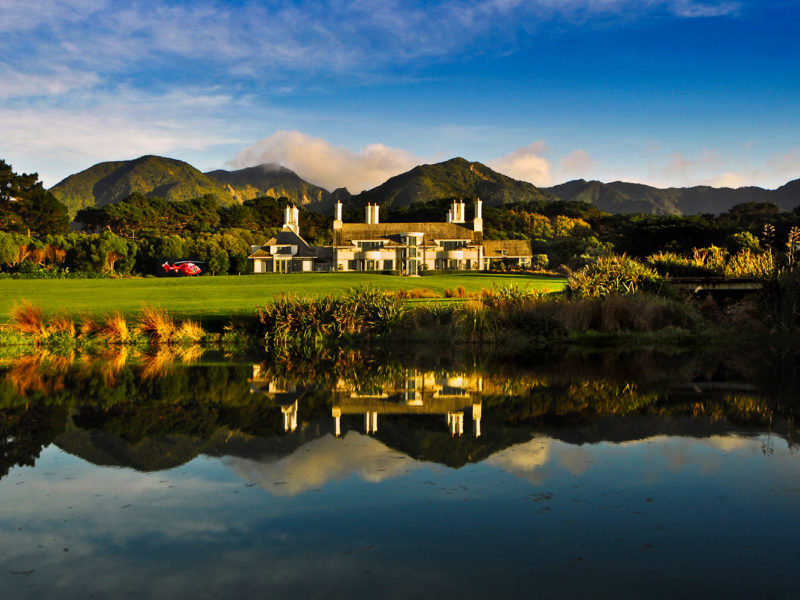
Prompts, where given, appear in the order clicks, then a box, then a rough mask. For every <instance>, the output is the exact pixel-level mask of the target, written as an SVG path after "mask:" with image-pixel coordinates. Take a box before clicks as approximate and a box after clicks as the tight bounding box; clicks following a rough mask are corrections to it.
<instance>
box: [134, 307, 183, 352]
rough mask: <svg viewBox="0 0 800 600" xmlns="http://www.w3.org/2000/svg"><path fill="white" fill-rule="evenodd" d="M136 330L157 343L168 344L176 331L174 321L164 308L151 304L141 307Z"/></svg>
mask: <svg viewBox="0 0 800 600" xmlns="http://www.w3.org/2000/svg"><path fill="white" fill-rule="evenodd" d="M138 330H139V331H140V332H141V333H142V334H144V335H147V336H149V337H150V339H151V341H153V342H155V343H157V344H169V343H170V342H171V341H172V340H173V338H174V337H175V334H176V333H177V331H178V330H177V327H176V326H175V321H173V319H172V317H170V316H169V313H168V312H167V311H166V310H165V309H162V308H155V307H152V306H145V307H144V308H143V309H142V316H141V317H140V318H139V324H138Z"/></svg>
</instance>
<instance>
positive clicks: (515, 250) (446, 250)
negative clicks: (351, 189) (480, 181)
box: [248, 199, 532, 275]
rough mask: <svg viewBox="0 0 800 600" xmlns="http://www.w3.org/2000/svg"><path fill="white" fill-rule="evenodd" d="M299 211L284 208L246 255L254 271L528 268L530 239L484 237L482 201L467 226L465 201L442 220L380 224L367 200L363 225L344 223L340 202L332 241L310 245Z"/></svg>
mask: <svg viewBox="0 0 800 600" xmlns="http://www.w3.org/2000/svg"><path fill="white" fill-rule="evenodd" d="M298 213H299V211H298V209H297V208H296V207H294V206H288V207H286V211H285V219H284V221H285V222H284V225H283V229H282V230H281V231H280V232H279V233H278V234H277V235H276V236H275V237H273V238H272V239H271V240H269V241H268V242H267V243H266V244H264V245H263V246H254V247H253V249H252V254H251V255H250V256H249V257H248V258H250V259H252V261H253V272H254V273H294V272H311V271H395V272H398V273H400V274H402V275H418V274H419V273H420V272H421V271H424V270H453V271H470V270H473V271H486V270H489V269H491V268H492V267H493V265H496V264H497V263H503V264H505V265H508V266H517V267H529V266H530V264H531V257H532V254H531V245H530V242H528V241H527V240H484V239H483V217H482V214H483V213H482V203H481V200H480V199H478V200H476V201H475V218H474V219H473V221H472V227H471V228H470V227H468V226H467V225H466V224H465V219H464V202H460V201H454V202H453V205H452V208H451V209H450V210H449V211H448V213H447V219H446V221H445V222H443V223H381V222H380V216H379V206H378V205H377V204H374V205H373V204H368V205H367V207H366V219H365V222H364V223H344V222H343V221H342V203H341V202H337V203H336V214H335V218H334V221H333V245H332V246H309V245H308V244H307V243H306V241H305V240H304V239H303V238H302V237H301V236H300V225H299V222H298Z"/></svg>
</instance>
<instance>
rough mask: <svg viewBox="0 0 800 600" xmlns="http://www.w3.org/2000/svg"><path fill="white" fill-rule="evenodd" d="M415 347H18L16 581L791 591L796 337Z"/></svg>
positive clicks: (12, 403) (119, 590) (419, 590)
mask: <svg viewBox="0 0 800 600" xmlns="http://www.w3.org/2000/svg"><path fill="white" fill-rule="evenodd" d="M421 352H422V354H421V356H417V357H410V358H407V359H399V358H391V357H388V358H387V357H380V356H375V355H374V354H370V353H369V352H367V351H361V352H354V353H351V354H348V355H346V356H343V357H341V360H338V361H331V362H328V363H324V364H301V365H296V364H295V365H290V364H281V363H269V362H257V363H255V364H254V363H252V362H245V361H243V362H240V363H230V362H224V361H223V357H221V356H206V357H203V358H202V360H200V361H199V362H191V361H193V360H196V359H197V358H198V357H185V356H179V355H178V354H177V353H176V354H173V355H171V356H165V355H162V356H159V357H150V358H146V359H142V358H136V357H132V356H113V355H109V356H105V357H101V359H100V360H90V359H88V358H87V357H81V356H73V357H54V356H47V355H40V356H37V357H35V358H34V357H28V358H24V359H21V360H17V361H12V362H8V363H6V364H5V365H2V366H0V376H1V377H0V475H1V476H0V580H2V581H3V583H4V591H6V592H7V593H8V594H9V595H13V596H14V597H18V598H40V597H77V596H81V597H85V596H91V595H97V596H107V595H109V593H111V595H119V596H137V597H143V598H150V597H152V598H156V597H164V596H165V595H172V596H175V597H198V596H200V597H209V596H214V595H216V596H219V597H232V596H234V595H236V596H241V595H242V594H245V593H250V594H258V595H264V593H265V591H268V592H269V593H271V594H274V595H280V596H281V597H287V598H294V597H297V598H300V597H303V598H307V597H316V596H320V595H324V596H326V597H351V596H352V595H353V592H354V590H360V589H371V590H379V591H380V594H381V595H382V596H386V597H398V598H405V597H420V596H428V595H437V594H442V595H445V594H446V595H448V596H452V595H459V596H461V597H464V598H472V597H475V598H478V597H496V598H500V597H519V596H520V595H521V594H523V593H527V591H526V590H530V589H534V588H535V589H536V590H537V593H539V594H540V595H543V596H545V597H553V596H555V597H575V598H582V597H587V596H588V595H590V594H591V595H592V596H600V597H606V596H613V597H615V598H639V597H645V596H646V597H664V598H671V597H676V596H690V597H726V598H730V597H791V596H792V593H791V592H792V591H793V587H792V586H791V582H790V580H788V579H787V578H786V577H785V573H787V572H791V569H793V568H794V565H795V564H796V561H797V559H798V558H799V556H798V551H797V549H796V548H795V544H794V542H793V540H794V539H796V537H797V536H798V535H800V519H798V518H797V517H798V513H800V493H799V492H798V487H797V483H796V482H797V481H798V479H799V478H800V461H798V457H797V454H796V446H795V442H794V439H795V436H796V427H795V419H794V415H795V412H796V406H797V390H798V387H797V379H796V378H795V377H796V375H797V372H796V368H795V367H793V364H792V361H793V360H795V361H796V358H797V356H796V355H792V354H791V353H789V354H784V355H778V354H767V355H763V356H753V355H751V356H750V357H749V360H745V359H743V358H740V357H737V356H732V355H728V354H725V353H715V354H714V355H711V356H709V355H694V354H690V355H664V354H651V353H635V354H630V353H629V354H616V355H615V354H613V353H594V354H586V353H583V354H565V355H560V356H555V357H552V356H551V357H528V358H527V359H526V360H524V361H521V362H519V361H517V362H514V361H509V360H495V359H493V358H492V357H488V358H487V357H482V356H474V355H469V356H449V357H447V358H446V359H445V358H442V354H441V353H439V354H438V355H437V354H436V353H433V352H427V351H426V350H424V349H423V350H422V351H421ZM437 356H438V358H437ZM187 361H188V362H187ZM476 561H477V562H476ZM478 563H479V567H480V568H477V567H476V564H478ZM264 565H269V568H264ZM719 573H725V574H726V575H725V576H724V577H720V576H719ZM109 590H111V591H112V592H109Z"/></svg>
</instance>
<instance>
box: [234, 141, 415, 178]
mask: <svg viewBox="0 0 800 600" xmlns="http://www.w3.org/2000/svg"><path fill="white" fill-rule="evenodd" d="M269 162H275V163H280V164H281V165H283V166H285V167H287V168H289V169H291V170H292V171H295V172H296V173H297V174H298V175H300V177H302V178H303V179H305V180H307V181H310V182H312V183H315V184H317V185H320V186H322V187H324V188H327V189H329V190H333V189H335V188H337V187H342V186H344V187H347V188H348V189H349V190H350V191H351V192H354V193H356V192H360V191H361V190H364V189H368V188H371V187H375V186H376V185H379V184H381V183H383V182H384V181H386V180H387V179H388V178H389V177H392V176H394V175H398V174H400V173H403V172H404V171H407V170H409V169H411V168H413V167H414V166H416V165H418V164H420V163H422V162H425V160H424V159H422V158H421V157H419V156H415V155H414V154H412V153H411V152H408V151H406V150H401V149H399V148H391V147H389V146H385V145H384V144H369V145H367V146H364V147H363V148H362V149H361V150H359V151H358V152H354V151H352V150H349V149H348V148H344V147H342V146H333V145H332V144H331V143H330V142H328V141H327V140H325V139H322V138H315V137H312V136H310V135H308V134H305V133H301V132H299V131H277V132H275V133H274V134H272V135H271V136H269V137H268V138H265V139H263V140H261V141H259V142H257V143H255V144H254V145H252V146H250V147H249V148H245V149H244V150H242V151H241V152H239V154H237V155H236V157H235V158H233V160H231V161H230V162H229V165H230V166H231V167H234V168H243V167H249V166H254V165H259V164H262V163H269Z"/></svg>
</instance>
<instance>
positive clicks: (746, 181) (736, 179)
mask: <svg viewBox="0 0 800 600" xmlns="http://www.w3.org/2000/svg"><path fill="white" fill-rule="evenodd" d="M707 185H710V186H712V187H727V188H740V187H744V186H746V185H750V177H748V176H747V175H744V174H742V173H733V172H732V171H727V172H725V173H720V174H719V175H717V176H715V177H712V178H711V179H710V180H708V182H707Z"/></svg>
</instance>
